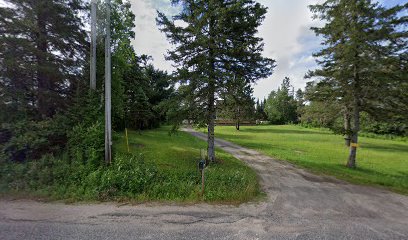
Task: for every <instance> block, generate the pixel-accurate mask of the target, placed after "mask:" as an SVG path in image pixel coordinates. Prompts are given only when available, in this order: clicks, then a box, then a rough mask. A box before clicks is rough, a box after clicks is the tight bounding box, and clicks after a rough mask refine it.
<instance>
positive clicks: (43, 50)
mask: <svg viewBox="0 0 408 240" xmlns="http://www.w3.org/2000/svg"><path fill="white" fill-rule="evenodd" d="M37 7H38V10H37V23H36V24H37V29H38V30H37V31H38V32H37V34H36V47H37V53H36V58H37V84H38V90H37V94H38V95H37V96H38V112H39V114H40V116H41V118H43V119H44V118H46V117H50V116H51V115H52V111H51V106H49V104H48V100H51V99H49V97H50V96H49V91H50V82H49V79H48V74H47V71H46V69H47V53H48V43H47V29H46V14H45V12H44V11H43V10H42V9H43V8H42V6H37Z"/></svg>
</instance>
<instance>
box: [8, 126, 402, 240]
mask: <svg viewBox="0 0 408 240" xmlns="http://www.w3.org/2000/svg"><path fill="white" fill-rule="evenodd" d="M183 130H184V131H187V132H190V133H191V134H193V135H194V136H196V137H199V138H202V139H205V138H206V136H205V135H204V134H202V133H197V132H195V131H194V130H192V129H183ZM216 145H217V146H218V147H220V148H222V149H224V150H225V151H227V152H229V153H231V154H232V155H234V156H235V157H237V158H239V159H241V160H243V161H245V162H246V163H247V164H248V165H249V166H251V167H252V168H254V169H255V171H256V172H257V173H258V175H259V178H260V184H261V186H262V189H263V190H264V191H265V192H266V193H267V198H266V199H265V200H264V201H262V202H257V203H247V204H242V205H240V206H239V207H237V206H225V205H222V206H221V205H208V204H197V205H185V206H184V205H168V204H167V205H165V204H141V205H137V206H129V205H123V206H120V205H117V204H112V203H110V204H78V205H67V204H63V203H41V202H35V201H27V200H16V201H12V200H4V199H3V200H0V239H90V240H91V239H336V240H337V239H387V240H390V239H405V240H406V239H408V197H407V196H403V195H399V194H396V193H392V192H389V191H386V190H382V189H378V188H373V187H366V186H357V185H352V184H348V183H345V182H343V181H339V180H336V179H334V178H331V177H322V176H316V175H313V174H310V173H308V172H307V171H304V170H301V169H298V168H296V167H293V166H292V165H290V164H288V163H285V162H281V161H276V160H274V159H272V158H270V157H267V156H265V155H262V154H260V153H258V152H256V151H253V150H250V149H246V148H243V147H240V146H238V145H235V144H232V143H229V142H227V141H223V140H219V139H217V140H216Z"/></svg>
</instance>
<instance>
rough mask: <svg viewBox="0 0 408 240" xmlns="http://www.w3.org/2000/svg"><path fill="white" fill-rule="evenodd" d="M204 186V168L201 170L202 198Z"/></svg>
mask: <svg viewBox="0 0 408 240" xmlns="http://www.w3.org/2000/svg"><path fill="white" fill-rule="evenodd" d="M204 188H205V178H204V169H203V170H201V196H202V197H203V198H204Z"/></svg>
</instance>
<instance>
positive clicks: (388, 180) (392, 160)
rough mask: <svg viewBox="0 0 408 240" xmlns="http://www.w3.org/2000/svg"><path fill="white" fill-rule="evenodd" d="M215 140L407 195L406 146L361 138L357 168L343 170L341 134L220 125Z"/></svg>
mask: <svg viewBox="0 0 408 240" xmlns="http://www.w3.org/2000/svg"><path fill="white" fill-rule="evenodd" d="M215 133H216V137H219V138H222V139H225V140H228V141H231V142H234V143H237V144H239V145H241V146H245V147H248V148H252V149H255V150H258V151H259V152H262V153H264V154H266V155H268V156H271V157H274V158H277V159H279V160H286V161H289V162H291V163H294V164H296V165H298V166H300V167H302V168H306V169H309V170H311V171H312V172H315V173H318V174H327V175H333V176H335V177H337V178H339V179H343V180H346V181H349V182H352V183H359V184H368V185H377V186H384V187H386V188H388V189H390V190H393V191H396V192H399V193H404V194H408V143H407V142H401V141H393V140H383V139H373V138H365V137H361V138H360V140H359V142H360V147H359V148H358V151H357V169H348V168H346V167H345V164H346V161H347V157H348V148H347V147H346V146H345V145H344V140H343V137H342V136H341V135H334V134H332V133H331V132H329V131H325V130H316V129H307V128H303V127H300V126H292V125H287V126H242V127H241V130H240V131H236V130H235V128H234V127H230V126H220V127H216V129H215Z"/></svg>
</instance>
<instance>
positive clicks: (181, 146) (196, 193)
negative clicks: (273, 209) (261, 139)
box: [114, 127, 260, 203]
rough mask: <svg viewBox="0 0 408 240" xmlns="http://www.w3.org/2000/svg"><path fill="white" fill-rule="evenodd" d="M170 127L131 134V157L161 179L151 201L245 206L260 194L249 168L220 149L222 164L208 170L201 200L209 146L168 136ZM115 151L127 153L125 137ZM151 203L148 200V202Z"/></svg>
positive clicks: (179, 135) (182, 136)
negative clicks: (153, 169) (151, 166)
mask: <svg viewBox="0 0 408 240" xmlns="http://www.w3.org/2000/svg"><path fill="white" fill-rule="evenodd" d="M169 131H170V127H161V128H159V129H153V130H147V131H142V132H141V133H139V132H138V131H129V132H128V135H129V147H130V152H131V153H132V154H142V155H143V158H144V160H145V161H146V162H150V163H152V164H154V165H156V166H157V168H158V171H159V176H160V177H159V179H158V180H157V182H156V184H155V186H154V187H157V188H158V190H149V191H150V192H151V191H154V192H155V193H154V196H153V197H151V200H171V201H174V200H176V201H177V200H180V201H183V202H185V201H187V202H189V201H192V202H196V201H202V200H204V201H208V202H228V203H242V202H247V201H250V200H253V199H254V198H256V197H257V196H259V194H260V189H259V184H258V179H257V175H256V173H255V172H254V170H252V169H251V168H250V167H248V166H247V165H246V164H244V163H243V162H242V161H240V160H238V159H236V158H234V157H233V156H232V155H230V154H228V153H226V152H224V151H222V150H220V149H217V151H216V155H217V158H218V159H220V160H221V162H220V163H217V164H211V165H209V166H208V167H207V168H206V170H205V183H206V184H205V193H204V197H201V195H200V193H201V175H200V173H199V170H198V163H199V159H200V150H202V152H203V154H205V152H206V149H207V144H206V142H205V141H202V140H199V139H197V138H195V137H193V136H192V135H190V134H188V133H185V132H181V131H179V132H177V133H176V134H174V135H169ZM114 150H115V151H117V152H127V145H126V140H125V133H117V134H115V140H114ZM148 200H149V199H148Z"/></svg>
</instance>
